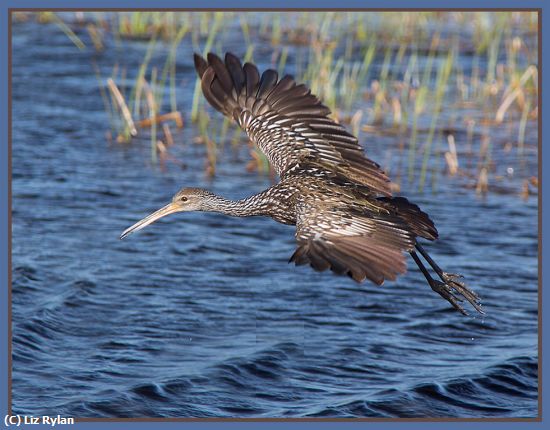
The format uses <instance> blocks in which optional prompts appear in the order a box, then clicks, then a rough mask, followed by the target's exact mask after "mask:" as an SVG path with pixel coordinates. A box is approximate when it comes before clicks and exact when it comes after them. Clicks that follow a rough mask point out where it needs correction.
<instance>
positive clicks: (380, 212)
mask: <svg viewBox="0 0 550 430" xmlns="http://www.w3.org/2000/svg"><path fill="white" fill-rule="evenodd" d="M194 62H195V69H196V71H197V73H198V75H199V78H200V82H201V88H202V92H203V94H204V96H205V98H206V100H208V102H209V103H210V104H211V105H212V106H213V107H214V108H215V109H217V110H218V111H220V112H221V113H223V114H224V115H225V116H227V117H229V118H231V119H232V120H233V121H235V122H236V123H237V124H238V125H239V126H240V127H241V128H242V130H243V131H244V132H245V133H246V134H247V136H248V137H249V139H250V140H251V141H252V142H253V143H255V144H256V145H257V146H258V148H259V149H260V150H261V151H262V152H263V153H264V154H265V155H266V156H267V158H268V159H269V161H270V163H271V165H272V166H273V168H274V169H275V171H276V172H277V174H278V175H279V178H280V181H279V182H278V183H277V184H275V185H273V186H272V187H270V188H268V189H266V190H265V191H263V192H261V193H259V194H255V195H252V196H251V197H248V198H244V199H241V200H237V201H231V200H228V199H226V198H224V197H221V196H218V195H215V194H213V193H211V192H210V191H207V190H204V189H199V188H182V189H181V190H180V191H178V192H177V193H176V194H175V195H174V196H173V198H172V201H171V202H170V203H169V204H167V205H166V206H164V207H163V208H161V209H159V210H158V211H156V212H154V213H152V214H151V215H149V216H147V217H146V218H144V219H142V220H141V221H139V222H137V223H136V224H134V225H133V226H131V227H129V228H128V229H127V230H125V231H124V232H123V233H122V235H121V239H123V238H125V237H126V236H128V235H129V234H130V233H133V232H135V231H138V230H140V229H142V228H144V227H145V226H147V225H149V224H151V223H153V222H155V221H156V220H158V219H159V218H162V217H164V216H166V215H168V214H172V213H174V212H186V211H206V212H219V213H223V214H226V215H231V216H237V217H248V216H268V217H271V218H273V219H274V220H275V221H278V222H280V223H283V224H289V225H295V226H296V250H295V252H294V254H292V256H291V257H290V261H289V262H294V263H295V264H296V265H302V264H309V265H311V267H312V268H313V269H315V270H317V271H323V270H326V269H331V270H332V271H333V272H334V273H336V274H339V275H348V276H350V277H351V278H353V279H354V280H355V281H357V282H363V281H364V280H365V279H369V280H370V281H372V282H374V283H375V284H378V285H381V284H382V283H383V282H384V280H386V279H388V280H392V281H393V280H395V279H396V277H397V276H398V275H400V274H403V273H405V271H406V254H407V253H408V254H410V255H411V257H412V258H413V260H414V262H415V263H416V264H417V265H418V267H419V269H420V270H421V272H422V273H423V275H424V276H425V278H426V280H427V282H428V284H429V286H430V287H431V288H432V290H434V291H435V292H437V293H438V294H439V295H441V297H443V298H444V299H446V300H447V301H448V302H449V303H450V304H451V305H452V306H453V307H454V308H455V309H456V310H458V311H460V312H461V313H463V314H467V313H466V311H465V309H464V308H463V306H462V305H461V302H463V299H466V300H467V301H468V302H469V303H470V304H471V305H472V306H473V307H474V308H475V309H476V310H477V311H478V312H480V313H483V311H482V309H481V307H480V303H479V297H478V295H477V294H476V293H475V292H473V291H472V290H470V289H469V288H467V287H466V286H465V284H464V283H463V282H462V281H461V278H462V277H461V276H460V275H455V274H451V273H447V272H444V271H443V270H442V269H441V268H440V267H439V266H438V265H437V264H436V263H435V261H434V260H433V259H432V258H431V257H430V255H429V254H428V253H427V252H426V250H425V249H424V248H423V247H422V245H421V244H420V243H419V238H422V239H427V240H430V241H433V240H435V239H437V238H438V232H437V230H436V228H435V226H434V223H433V222H432V220H431V219H430V217H429V216H428V215H427V214H426V213H425V212H423V211H422V210H420V208H419V207H418V206H417V205H415V204H414V203H411V202H409V201H408V200H407V199H406V198H404V197H394V196H392V192H391V188H390V180H389V179H388V177H387V175H386V174H385V173H384V171H383V170H382V169H381V168H380V166H379V165H378V164H377V163H375V162H374V161H372V160H370V159H369V158H367V157H366V155H365V153H364V151H363V149H362V147H361V146H360V145H359V142H358V140H357V138H356V137H355V136H353V135H352V134H350V133H349V132H348V131H347V130H346V129H345V128H344V127H343V126H342V125H341V124H338V123H337V122H335V121H334V120H333V119H331V118H330V116H329V115H330V113H331V112H330V110H329V108H328V107H326V106H325V105H324V104H323V103H322V102H321V101H320V100H319V99H318V98H317V97H316V96H315V95H313V94H311V91H310V90H309V89H308V88H307V86H305V85H304V84H297V83H296V82H295V80H294V78H293V77H292V76H289V75H286V76H284V77H283V78H282V79H279V78H278V74H277V72H276V71H275V70H271V69H269V70H266V71H264V72H263V73H262V74H261V75H260V73H259V71H258V68H257V67H256V66H255V65H253V64H251V63H245V64H244V65H242V64H241V62H240V60H239V59H238V58H237V57H236V56H235V55H233V54H231V53H227V54H226V55H225V60H222V59H221V58H220V57H218V56H217V55H215V54H212V53H210V54H208V55H207V58H206V59H205V58H203V57H202V56H200V55H198V54H195V56H194ZM420 256H422V257H423V258H424V260H425V261H426V262H427V263H428V264H429V266H430V267H431V268H432V269H433V272H435V277H434V276H432V274H431V273H430V271H429V270H428V269H427V268H426V266H425V265H424V263H423V262H422V260H421V258H420Z"/></svg>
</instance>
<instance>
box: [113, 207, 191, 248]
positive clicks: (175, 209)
mask: <svg viewBox="0 0 550 430" xmlns="http://www.w3.org/2000/svg"><path fill="white" fill-rule="evenodd" d="M180 210H181V208H180V207H179V205H177V204H175V203H168V204H167V205H166V206H164V207H162V208H160V209H159V210H158V211H156V212H153V213H152V214H151V215H149V216H147V217H145V218H143V219H142V220H141V221H138V222H136V223H135V224H134V225H133V226H131V227H128V228H127V229H126V230H124V231H123V232H122V234H121V235H120V238H121V239H124V238H125V237H126V236H129V235H130V234H132V233H134V232H135V231H138V230H141V229H142V228H143V227H147V226H148V225H149V224H152V223H154V222H155V221H156V220H158V219H160V218H162V217H163V216H166V215H170V214H172V213H174V212H179V211H180Z"/></svg>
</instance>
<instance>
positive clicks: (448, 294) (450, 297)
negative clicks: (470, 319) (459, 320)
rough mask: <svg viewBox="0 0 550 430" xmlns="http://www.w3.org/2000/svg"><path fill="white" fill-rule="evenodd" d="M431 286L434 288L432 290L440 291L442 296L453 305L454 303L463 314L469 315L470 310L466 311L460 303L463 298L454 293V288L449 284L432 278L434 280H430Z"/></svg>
mask: <svg viewBox="0 0 550 430" xmlns="http://www.w3.org/2000/svg"><path fill="white" fill-rule="evenodd" d="M430 287H431V288H432V290H434V291H435V292H436V293H438V294H439V295H440V296H441V297H443V298H444V299H445V300H447V301H448V302H449V303H450V304H451V305H453V307H454V308H455V309H456V310H457V311H459V312H460V313H462V314H463V315H468V312H466V311H465V310H464V308H463V307H462V306H461V305H460V303H459V302H462V301H463V300H462V299H461V298H460V297H457V296H456V295H454V294H453V292H452V288H451V287H450V286H449V285H448V284H445V283H443V282H441V281H437V280H435V279H432V281H431V282H430Z"/></svg>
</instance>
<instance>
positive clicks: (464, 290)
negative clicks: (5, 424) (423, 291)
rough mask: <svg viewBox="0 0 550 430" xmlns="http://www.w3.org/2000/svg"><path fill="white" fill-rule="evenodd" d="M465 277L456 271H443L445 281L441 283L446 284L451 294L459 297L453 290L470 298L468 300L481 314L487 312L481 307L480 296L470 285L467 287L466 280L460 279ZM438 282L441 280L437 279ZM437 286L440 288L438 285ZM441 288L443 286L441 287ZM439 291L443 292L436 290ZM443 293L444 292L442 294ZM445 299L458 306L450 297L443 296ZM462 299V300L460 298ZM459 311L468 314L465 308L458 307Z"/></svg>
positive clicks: (442, 277) (442, 276)
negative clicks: (455, 272)
mask: <svg viewBox="0 0 550 430" xmlns="http://www.w3.org/2000/svg"><path fill="white" fill-rule="evenodd" d="M461 278H463V276H462V275H457V274H454V273H446V272H443V273H442V275H441V280H442V281H443V282H440V284H443V285H445V289H446V290H448V291H450V293H449V294H451V295H452V296H453V297H454V298H455V299H456V298H457V296H456V295H455V294H452V292H453V291H454V292H455V293H456V294H459V295H460V296H462V297H464V298H465V299H466V300H468V302H469V303H470V304H471V305H472V306H473V307H474V308H475V310H476V311H478V312H479V313H480V314H485V312H483V310H482V309H481V305H480V304H479V296H478V295H477V294H476V293H475V292H474V291H472V290H470V289H469V288H468V287H466V284H464V282H462V281H459V279H461ZM436 282H439V281H436ZM436 288H438V287H437V286H436ZM439 288H440V289H441V287H439ZM432 289H434V287H433V286H432ZM435 291H437V292H438V293H439V294H441V292H440V291H438V290H435ZM441 295H443V294H441ZM443 297H444V298H445V299H447V300H448V301H450V302H451V304H452V305H453V306H454V307H455V308H457V307H456V306H455V304H454V303H453V302H452V301H451V300H449V298H447V297H445V296H443ZM460 301H462V300H460ZM457 309H458V310H459V311H461V312H462V313H463V314H465V315H466V312H465V311H464V309H459V308H457Z"/></svg>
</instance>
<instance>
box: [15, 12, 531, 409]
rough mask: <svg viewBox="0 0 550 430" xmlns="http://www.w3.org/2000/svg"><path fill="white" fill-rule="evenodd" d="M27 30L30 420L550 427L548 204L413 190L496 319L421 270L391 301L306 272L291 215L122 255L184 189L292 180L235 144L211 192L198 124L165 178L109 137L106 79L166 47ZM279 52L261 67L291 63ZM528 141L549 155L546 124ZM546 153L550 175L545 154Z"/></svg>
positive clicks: (138, 151) (18, 165)
mask: <svg viewBox="0 0 550 430" xmlns="http://www.w3.org/2000/svg"><path fill="white" fill-rule="evenodd" d="M13 33H14V39H13V183H12V186H13V244H12V245H13V287H12V291H13V303H12V309H13V393H12V394H13V410H14V411H15V412H16V413H20V414H34V415H40V414H49V415H52V414H61V415H66V416H76V417H141V416H151V417H157V416H163V417H211V416H228V417H308V416H309V417H363V416H367V417H370V416H376V417H534V416H536V415H537V412H538V411H537V401H538V394H537V386H538V355H537V318H538V313H537V293H538V289H537V283H538V277H537V253H538V247H537V237H538V230H537V201H536V197H534V196H531V197H530V198H529V199H528V200H526V201H524V200H522V199H521V198H520V197H519V196H518V195H517V194H516V193H489V195H488V196H487V197H486V198H485V199H480V198H479V197H477V196H476V195H475V193H474V192H473V191H472V190H469V189H466V188H464V187H460V186H457V183H458V182H457V181H456V180H454V179H449V178H447V177H446V176H444V175H442V176H441V177H440V179H439V183H438V193H437V194H435V195H432V194H431V193H424V194H420V193H417V192H415V191H414V189H415V187H414V186H412V185H411V186H407V183H406V182H405V183H404V184H403V185H402V192H403V193H404V194H406V195H408V196H409V198H410V199H411V200H414V201H415V202H416V203H418V204H419V205H420V206H421V207H422V208H423V209H424V210H425V211H426V212H428V213H429V214H430V215H431V217H432V218H433V219H434V220H435V222H436V225H437V226H438V228H439V231H440V235H441V240H439V241H438V242H435V243H433V244H431V243H430V244H428V245H426V247H427V249H429V251H430V252H431V254H432V255H433V256H434V258H435V259H436V261H437V262H438V263H439V264H440V265H441V266H442V267H443V268H445V269H446V270H448V271H451V272H459V273H462V274H463V275H465V277H466V280H467V282H468V285H469V286H470V287H472V288H473V289H474V290H475V291H476V292H478V293H479V295H480V296H481V297H482V302H483V307H484V309H485V310H486V312H487V315H486V316H485V317H481V316H479V315H474V314H473V312H472V313H471V316H469V317H464V316H462V315H460V314H459V313H457V312H454V311H453V310H452V309H451V308H450V306H449V304H448V303H447V302H445V301H444V300H442V299H441V298H440V297H439V296H437V295H436V294H435V293H433V292H432V291H431V290H430V288H429V287H428V286H427V285H426V283H425V281H424V279H423V277H422V275H421V274H420V273H419V271H418V270H417V269H416V267H415V266H414V264H413V262H412V260H411V261H409V272H408V273H407V274H406V275H405V276H402V277H400V278H399V279H398V280H397V281H396V282H387V283H386V284H385V285H384V286H382V287H376V286H374V285H371V284H368V283H366V284H361V285H358V284H356V283H354V282H353V281H352V280H351V279H348V278H341V277H336V276H332V275H331V274H329V273H316V272H314V271H312V270H310V269H309V268H305V267H299V268H296V267H294V266H292V265H288V264H287V260H288V258H289V257H290V255H291V254H292V252H293V251H294V238H293V233H294V231H293V228H292V227H289V226H284V225H280V224H277V223H275V222H274V221H272V220H270V219H262V218H251V219H237V218H229V217H224V216H221V215H215V214H201V213H189V214H179V215H174V216H171V217H168V218H167V219H165V220H162V221H160V222H158V224H155V225H153V226H150V227H148V228H147V229H145V230H143V231H142V232H140V233H138V234H136V235H133V236H131V237H130V238H129V239H128V240H125V241H120V240H119V239H118V236H119V234H120V233H121V232H122V230H124V229H125V228H126V227H128V226H129V225H131V224H133V223H134V222H135V221H137V220H138V219H140V218H141V217H143V216H144V215H146V214H148V213H149V212H150V211H152V210H155V209H156V208H158V207H160V206H161V205H163V204H165V203H166V202H167V201H168V200H169V199H170V198H171V195H172V194H173V193H174V192H175V191H177V190H178V189H179V188H180V187H181V186H203V187H208V188H210V189H212V190H214V191H215V192H218V193H220V194H224V195H226V196H228V197H232V198H238V197H244V196H246V195H249V194H252V193H254V192H258V191H260V190H262V189H264V188H265V187H267V186H269V185H270V184H271V181H270V179H269V178H268V177H266V176H262V175H259V174H256V173H247V172H246V170H245V168H244V166H245V165H246V163H247V162H248V160H249V155H248V148H246V147H244V146H243V147H239V148H236V149H235V148H233V147H231V146H230V145H227V146H226V147H225V148H224V150H223V151H222V152H221V153H220V154H219V164H218V169H217V176H216V177H215V178H214V179H208V178H207V177H206V176H205V175H204V173H203V172H204V163H205V148H204V146H202V145H197V144H194V143H193V137H194V136H196V135H197V131H196V129H195V128H194V127H192V126H186V127H185V128H184V129H183V131H181V132H176V131H175V129H174V128H173V132H174V134H175V135H174V139H175V141H176V144H175V145H174V146H173V147H172V148H171V149H170V151H171V153H172V155H173V156H174V157H176V158H177V159H179V160H182V162H183V163H184V164H185V166H186V168H185V169H182V168H181V167H180V166H178V165H176V164H174V163H169V162H168V163H166V165H165V168H164V169H160V168H159V167H158V166H156V165H153V164H151V162H150V147H149V142H148V139H147V138H143V139H137V140H135V141H133V142H132V143H131V144H129V145H120V144H116V143H110V144H109V143H107V142H106V139H105V131H107V130H108V127H109V125H108V120H107V116H106V114H105V111H104V106H103V104H102V100H101V98H100V96H99V92H98V89H97V85H98V84H97V80H96V77H95V75H94V71H93V68H92V66H91V62H90V59H91V58H92V57H95V60H96V61H97V63H98V65H99V67H100V68H101V70H102V72H104V74H108V73H109V72H110V67H112V65H113V64H114V62H115V61H117V60H120V61H121V62H122V64H126V65H128V66H129V70H135V69H136V68H137V65H138V64H139V63H140V62H141V60H142V58H143V54H144V51H145V48H146V45H145V44H144V43H141V42H125V45H124V47H123V48H121V49H118V50H117V49H114V48H113V49H107V50H106V51H105V53H102V54H98V55H96V54H94V53H93V52H91V51H90V50H89V51H86V52H79V51H77V50H76V49H75V48H74V46H73V45H72V44H71V42H70V41H69V40H68V39H67V38H66V36H65V35H63V34H62V33H61V32H60V31H59V29H58V28H56V27H55V26H48V25H37V24H35V23H33V22H32V21H30V22H26V23H18V24H16V25H15V26H14V29H13ZM191 52H192V47H191V45H190V43H183V44H182V46H181V47H180V49H179V51H178V64H177V70H178V76H179V80H181V84H179V85H178V100H179V103H180V107H181V108H182V110H184V114H185V119H186V124H189V123H190V122H189V115H188V111H189V110H190V106H191V93H192V90H193V84H194V77H193V75H192V73H193V71H192V57H191ZM268 52H269V50H268V47H263V48H262V49H261V50H259V52H258V53H257V54H256V55H257V56H258V58H260V59H263V61H265V62H269V53H268ZM237 53H238V54H242V52H240V51H238V50H237ZM292 55H293V54H292V51H291V52H290V54H289V62H290V63H291V62H292V61H293V57H292ZM382 60H383V59H382V58H377V61H382ZM160 64H162V63H160ZM365 103H367V102H365ZM459 126H460V124H459ZM461 130H462V131H463V129H461ZM461 130H459V132H460V131H461ZM506 133H507V131H506V130H503V131H502V135H496V136H493V137H494V142H496V143H495V145H498V144H499V143H498V142H499V139H501V140H503V139H505V136H506ZM364 141H365V144H366V146H367V147H368V153H369V155H370V156H371V157H373V158H375V159H379V160H380V161H382V160H385V159H387V158H388V151H389V149H388V147H386V146H385V145H386V143H388V145H389V144H391V143H390V139H388V138H381V139H379V140H377V138H376V137H373V136H368V139H367V137H365V138H364ZM527 141H528V142H531V143H533V144H536V127H530V128H529V130H528V134H527ZM394 145H395V142H394ZM526 156H527V162H528V164H527V165H528V168H530V169H533V172H536V157H537V154H536V148H535V150H531V152H529V151H528V152H527V155H526ZM390 158H391V157H390ZM497 161H498V160H497ZM512 161H514V160H512V159H507V160H506V162H512ZM503 166H504V167H503V168H505V166H506V165H505V164H503ZM498 168H499V169H500V168H501V167H500V164H499V167H498ZM511 181H513V179H511ZM470 309H471V308H470Z"/></svg>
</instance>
